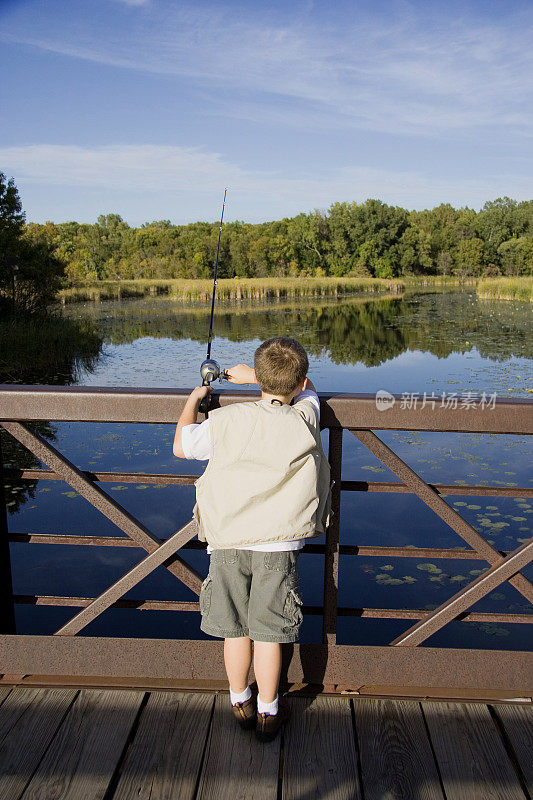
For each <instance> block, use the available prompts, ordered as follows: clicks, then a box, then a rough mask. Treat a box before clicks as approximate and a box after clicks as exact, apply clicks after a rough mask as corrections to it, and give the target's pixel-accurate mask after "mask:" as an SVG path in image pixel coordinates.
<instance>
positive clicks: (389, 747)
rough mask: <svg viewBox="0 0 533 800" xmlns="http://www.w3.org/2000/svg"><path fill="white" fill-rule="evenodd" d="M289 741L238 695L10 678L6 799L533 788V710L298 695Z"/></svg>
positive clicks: (1, 747) (0, 710)
mask: <svg viewBox="0 0 533 800" xmlns="http://www.w3.org/2000/svg"><path fill="white" fill-rule="evenodd" d="M290 704H291V707H292V716H291V719H290V721H289V722H288V724H287V726H286V729H285V731H284V733H283V736H282V737H278V739H277V740H276V741H275V742H272V743H270V744H260V743H258V742H257V741H256V740H255V737H254V735H253V733H250V732H244V731H242V730H240V728H238V726H237V725H236V723H235V722H234V720H233V716H232V715H231V713H230V711H229V700H228V695H227V694H226V693H218V694H217V693H207V692H204V693H201V692H182V691H160V690H157V691H150V692H147V691H138V690H126V689H85V688H84V689H81V690H78V689H72V688H46V687H45V688H31V687H13V688H10V687H8V686H4V687H0V797H1V798H2V800H37V799H39V800H93V798H94V800H96V799H97V798H98V800H100V799H101V800H132V799H133V798H135V799H136V800H170V799H171V798H172V799H174V798H176V799H177V798H179V800H186V799H187V798H191V800H193V799H196V798H201V799H202V800H207V799H208V798H216V800H224V798H231V800H240V798H242V799H243V800H244V798H246V800H252V798H261V799H263V798H264V799H265V800H266V799H267V798H268V800H276V798H283V800H311V799H312V798H317V799H318V798H321V799H323V798H327V799H328V800H330V799H331V800H333V798H335V800H337V798H362V799H363V800H395V799H396V798H406V800H419V798H420V799H422V798H424V800H425V799H426V798H427V799H428V800H433V798H435V800H437V798H439V800H440V799H441V798H447V800H452V798H453V800H455V798H461V800H463V799H464V800H471V799H472V800H473V799H474V798H475V799H476V800H486V799H487V798H490V799H491V800H493V799H494V798H506V800H507V799H511V798H513V799H514V798H516V800H524V798H532V797H533V758H532V754H533V707H532V706H531V705H526V704H524V705H520V704H516V703H491V704H487V703H484V702H447V701H437V700H436V701H425V700H422V701H418V700H396V699H377V698H362V697H345V696H338V697H327V696H319V697H317V698H306V697H291V699H290Z"/></svg>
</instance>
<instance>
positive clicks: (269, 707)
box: [257, 695, 279, 715]
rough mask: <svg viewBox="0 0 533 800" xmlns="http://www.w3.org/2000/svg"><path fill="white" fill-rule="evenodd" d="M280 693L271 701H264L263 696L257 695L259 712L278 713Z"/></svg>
mask: <svg viewBox="0 0 533 800" xmlns="http://www.w3.org/2000/svg"><path fill="white" fill-rule="evenodd" d="M278 699H279V698H278V695H276V696H275V698H274V700H272V702H271V703H264V702H263V701H262V700H261V698H260V697H259V696H258V697H257V713H258V714H272V715H274V714H277V713H278Z"/></svg>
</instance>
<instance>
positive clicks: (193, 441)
mask: <svg viewBox="0 0 533 800" xmlns="http://www.w3.org/2000/svg"><path fill="white" fill-rule="evenodd" d="M181 447H182V450H183V452H184V454H185V458H191V459H195V460H196V461H209V457H210V455H211V434H210V431H209V420H208V419H206V420H204V421H203V422H200V423H198V422H194V423H192V424H191V425H185V427H184V428H182V429H181Z"/></svg>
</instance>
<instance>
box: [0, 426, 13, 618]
mask: <svg viewBox="0 0 533 800" xmlns="http://www.w3.org/2000/svg"><path fill="white" fill-rule="evenodd" d="M5 491H6V490H5V479H4V460H3V457H2V437H1V436H0V537H1V543H0V633H15V630H16V625H15V603H14V601H13V581H12V578H11V556H10V553H9V534H8V526H7V498H6V494H5Z"/></svg>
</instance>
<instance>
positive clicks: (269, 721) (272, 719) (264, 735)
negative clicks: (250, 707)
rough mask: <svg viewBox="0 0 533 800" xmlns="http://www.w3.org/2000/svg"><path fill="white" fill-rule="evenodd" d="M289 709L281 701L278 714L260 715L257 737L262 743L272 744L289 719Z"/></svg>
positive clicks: (256, 729)
mask: <svg viewBox="0 0 533 800" xmlns="http://www.w3.org/2000/svg"><path fill="white" fill-rule="evenodd" d="M289 713H290V712H289V707H288V705H287V704H286V703H284V702H282V701H281V700H280V703H279V705H278V713H277V714H258V715H257V724H256V726H255V735H256V737H257V739H259V741H260V742H272V741H273V740H274V739H275V738H276V736H277V735H278V732H279V729H280V728H281V726H282V725H283V723H284V722H286V721H287V720H288V718H289Z"/></svg>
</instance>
